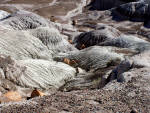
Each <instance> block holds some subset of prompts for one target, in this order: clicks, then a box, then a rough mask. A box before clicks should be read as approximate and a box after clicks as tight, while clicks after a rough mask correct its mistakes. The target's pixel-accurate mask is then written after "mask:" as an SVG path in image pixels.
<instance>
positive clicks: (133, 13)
mask: <svg viewBox="0 0 150 113" xmlns="http://www.w3.org/2000/svg"><path fill="white" fill-rule="evenodd" d="M149 7H150V6H149V3H148V2H143V1H139V2H131V3H128V4H124V5H121V6H119V7H117V8H116V9H114V11H113V14H114V13H116V12H119V14H120V16H121V15H122V16H124V17H126V18H125V19H130V20H136V21H145V20H148V18H150V13H149V11H150V8H149Z"/></svg>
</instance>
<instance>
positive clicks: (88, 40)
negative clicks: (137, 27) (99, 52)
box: [73, 25, 121, 49]
mask: <svg viewBox="0 0 150 113" xmlns="http://www.w3.org/2000/svg"><path fill="white" fill-rule="evenodd" d="M120 35H121V32H120V31H118V30H117V29H115V28H113V27H111V26H107V25H100V26H98V28H97V30H94V31H90V32H84V33H81V34H80V35H78V36H77V37H75V39H74V41H73V43H74V44H75V46H76V47H77V48H78V49H81V48H82V45H84V46H85V47H89V46H94V45H97V44H100V43H102V42H105V41H108V40H111V39H113V38H117V37H119V36H120Z"/></svg>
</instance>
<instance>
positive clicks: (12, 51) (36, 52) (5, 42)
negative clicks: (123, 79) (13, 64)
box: [0, 30, 51, 60]
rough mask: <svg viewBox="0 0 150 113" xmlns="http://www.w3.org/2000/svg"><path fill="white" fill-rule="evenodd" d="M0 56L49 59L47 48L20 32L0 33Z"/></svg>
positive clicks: (27, 34) (25, 33)
mask: <svg viewBox="0 0 150 113" xmlns="http://www.w3.org/2000/svg"><path fill="white" fill-rule="evenodd" d="M0 33H1V35H0V49H1V51H0V54H4V55H8V56H11V57H13V58H14V59H19V60H20V59H31V58H33V59H50V58H51V53H50V51H49V50H48V48H47V47H46V46H45V45H44V44H43V43H42V42H41V41H40V40H39V39H37V38H35V37H33V36H32V35H30V34H29V33H27V32H22V31H8V30H1V31H0Z"/></svg>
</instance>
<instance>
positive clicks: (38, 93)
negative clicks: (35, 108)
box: [31, 89, 45, 98]
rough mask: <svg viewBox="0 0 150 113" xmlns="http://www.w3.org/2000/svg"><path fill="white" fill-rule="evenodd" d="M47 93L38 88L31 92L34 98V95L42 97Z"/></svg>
mask: <svg viewBox="0 0 150 113" xmlns="http://www.w3.org/2000/svg"><path fill="white" fill-rule="evenodd" d="M44 95H45V94H44V93H43V92H41V91H39V90H37V89H35V90H33V91H32V93H31V98H34V97H39V96H40V97H42V96H44Z"/></svg>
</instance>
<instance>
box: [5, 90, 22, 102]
mask: <svg viewBox="0 0 150 113" xmlns="http://www.w3.org/2000/svg"><path fill="white" fill-rule="evenodd" d="M3 97H4V98H5V100H7V101H21V100H22V97H21V95H20V94H19V93H18V92H17V91H9V92H7V93H5V94H4V95H3Z"/></svg>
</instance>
